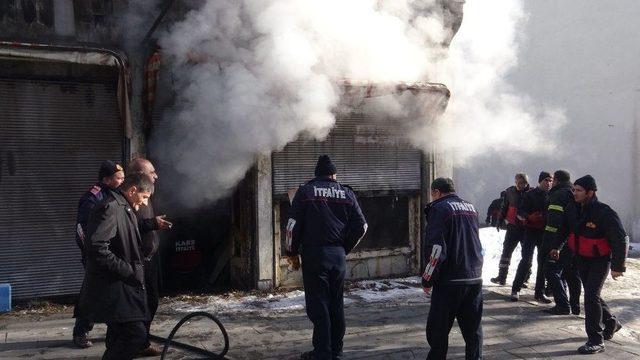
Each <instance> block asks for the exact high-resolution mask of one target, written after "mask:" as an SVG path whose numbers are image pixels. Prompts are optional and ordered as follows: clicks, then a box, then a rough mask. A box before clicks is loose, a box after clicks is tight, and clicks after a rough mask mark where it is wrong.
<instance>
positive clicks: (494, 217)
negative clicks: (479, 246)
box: [484, 191, 506, 227]
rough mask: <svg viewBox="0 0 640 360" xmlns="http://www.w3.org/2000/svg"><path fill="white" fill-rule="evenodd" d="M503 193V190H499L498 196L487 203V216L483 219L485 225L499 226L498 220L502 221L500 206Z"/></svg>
mask: <svg viewBox="0 0 640 360" xmlns="http://www.w3.org/2000/svg"><path fill="white" fill-rule="evenodd" d="M505 195H506V193H505V192H504V191H503V192H501V193H500V198H498V199H495V200H493V201H492V202H491V204H490V205H489V208H488V209H487V218H486V219H485V221H484V222H485V224H486V225H487V226H493V227H497V226H500V222H502V218H501V216H502V215H501V214H500V208H501V206H502V202H503V201H504V196H505Z"/></svg>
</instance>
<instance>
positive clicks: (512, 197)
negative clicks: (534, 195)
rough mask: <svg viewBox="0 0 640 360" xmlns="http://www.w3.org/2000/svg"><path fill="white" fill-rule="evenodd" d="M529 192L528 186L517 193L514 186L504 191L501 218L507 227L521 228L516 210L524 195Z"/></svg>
mask: <svg viewBox="0 0 640 360" xmlns="http://www.w3.org/2000/svg"><path fill="white" fill-rule="evenodd" d="M527 191H529V185H527V187H526V188H524V189H523V190H522V191H518V189H517V188H516V187H515V186H510V187H508V188H507V190H505V193H506V195H505V197H504V200H503V201H502V208H501V213H502V218H503V219H505V220H506V221H507V225H514V226H522V222H520V221H519V220H518V216H517V215H518V208H519V207H520V203H521V202H522V198H523V197H524V194H525V193H526V192H527Z"/></svg>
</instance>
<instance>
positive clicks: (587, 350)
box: [578, 341, 604, 354]
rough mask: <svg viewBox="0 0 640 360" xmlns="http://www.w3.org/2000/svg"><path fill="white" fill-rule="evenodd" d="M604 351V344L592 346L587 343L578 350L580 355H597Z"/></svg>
mask: <svg viewBox="0 0 640 360" xmlns="http://www.w3.org/2000/svg"><path fill="white" fill-rule="evenodd" d="M603 351H604V343H602V344H592V343H590V342H588V341H587V343H586V344H584V345H582V346H580V347H579V348H578V352H579V353H580V354H597V353H599V352H603Z"/></svg>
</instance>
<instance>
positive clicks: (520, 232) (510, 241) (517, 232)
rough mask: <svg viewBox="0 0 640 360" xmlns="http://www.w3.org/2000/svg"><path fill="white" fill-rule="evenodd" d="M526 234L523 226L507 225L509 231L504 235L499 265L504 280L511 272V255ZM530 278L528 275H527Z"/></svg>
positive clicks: (499, 273) (500, 275) (499, 271)
mask: <svg viewBox="0 0 640 360" xmlns="http://www.w3.org/2000/svg"><path fill="white" fill-rule="evenodd" d="M523 236H524V228H523V227H521V226H515V225H511V224H509V225H507V233H506V234H505V235H504V242H503V243H502V255H501V256H500V264H499V265H498V277H499V278H500V279H502V280H506V279H507V274H508V273H509V265H510V264H511V256H512V255H513V251H514V250H515V249H516V247H517V246H518V243H519V242H520V241H522V237H523ZM527 278H528V276H527Z"/></svg>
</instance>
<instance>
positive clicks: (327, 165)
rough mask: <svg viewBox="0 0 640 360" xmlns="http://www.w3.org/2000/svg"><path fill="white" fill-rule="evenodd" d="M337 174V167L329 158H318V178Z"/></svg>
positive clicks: (316, 172) (324, 156)
mask: <svg viewBox="0 0 640 360" xmlns="http://www.w3.org/2000/svg"><path fill="white" fill-rule="evenodd" d="M337 172H338V171H337V170H336V166H335V165H333V163H332V162H331V159H330V158H329V156H327V155H322V156H320V157H319V158H318V163H317V164H316V171H315V174H316V176H329V175H333V174H335V173H337Z"/></svg>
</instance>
